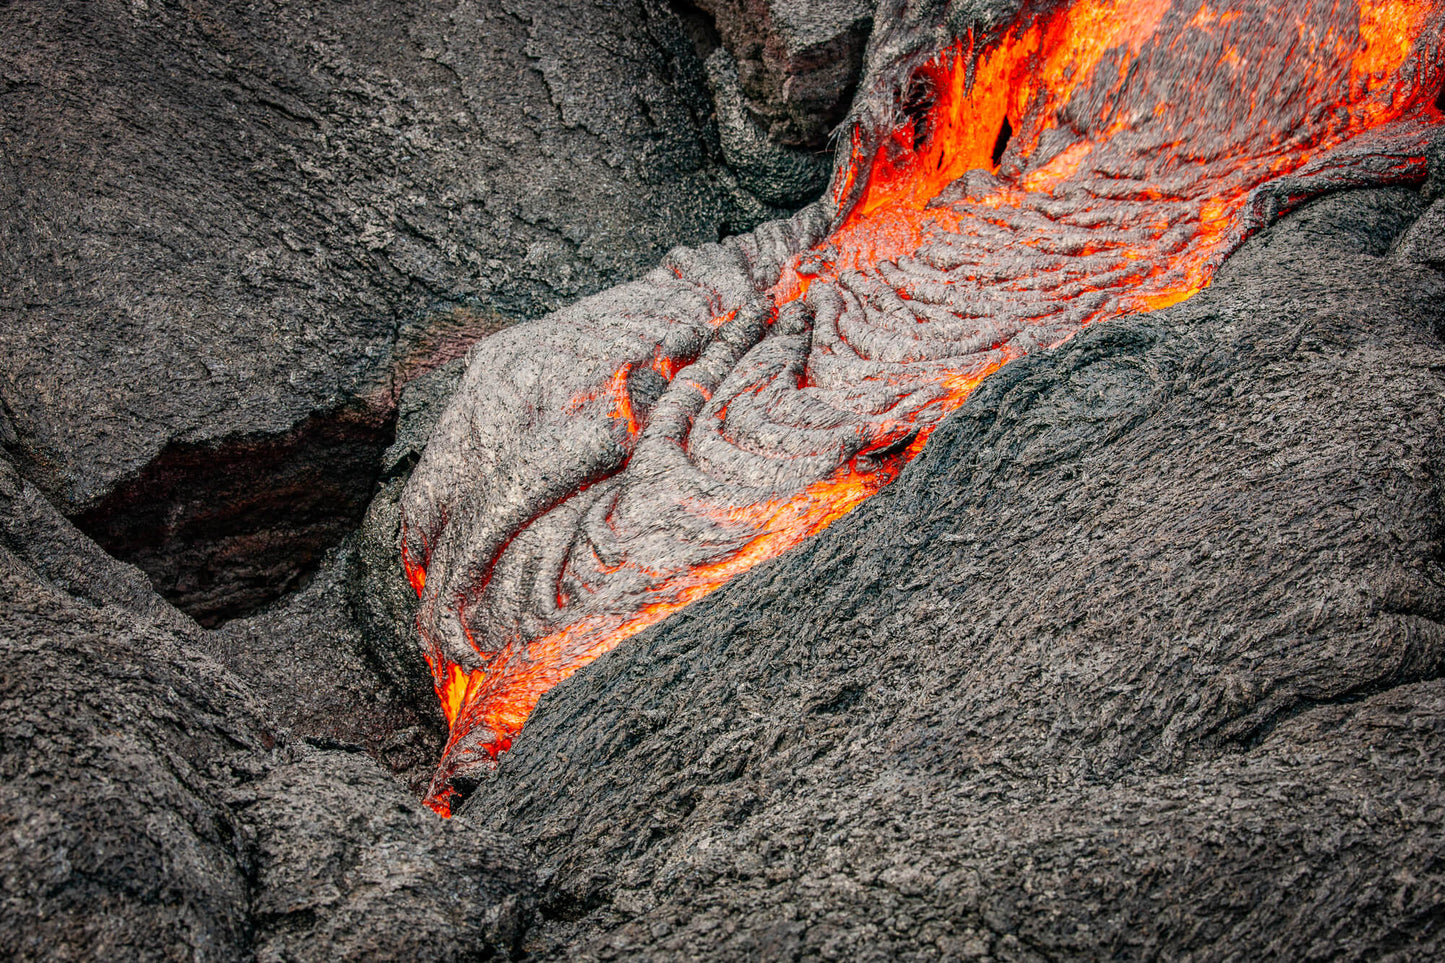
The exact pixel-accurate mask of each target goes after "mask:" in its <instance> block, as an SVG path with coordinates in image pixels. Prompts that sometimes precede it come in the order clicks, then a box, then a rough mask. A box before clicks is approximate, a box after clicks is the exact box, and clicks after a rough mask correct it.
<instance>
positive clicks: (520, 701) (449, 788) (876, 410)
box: [402, 0, 1445, 812]
mask: <svg viewBox="0 0 1445 963" xmlns="http://www.w3.org/2000/svg"><path fill="white" fill-rule="evenodd" d="M1434 7H1435V5H1434V4H1433V3H1431V2H1428V0H1300V2H1295V3H1291V4H1288V5H1280V4H1273V3H1264V2H1250V0H1219V2H1200V0H1174V2H1170V0H1134V2H1129V0H1079V2H1075V3H1073V4H1060V3H1043V2H1040V3H1037V4H1035V5H1033V6H1026V7H1025V9H1024V11H1023V13H1022V14H1021V15H1020V16H1019V17H1018V18H1017V19H1016V21H1015V22H1014V23H1013V25H1012V26H1010V27H1008V28H1006V29H1004V30H1002V31H1000V32H997V33H996V34H991V35H989V36H977V37H976V36H972V35H970V36H968V37H966V38H964V39H963V40H961V41H960V42H959V43H957V44H956V45H954V46H953V47H951V48H949V49H946V50H943V51H942V52H940V53H938V54H937V55H936V56H934V57H933V58H932V59H931V60H928V61H927V62H925V63H922V64H917V65H913V67H912V69H911V70H908V71H906V72H905V73H906V76H907V78H908V82H907V83H906V84H904V85H901V87H902V89H901V90H899V91H897V92H896V95H895V96H894V98H893V103H895V104H896V105H898V107H897V109H896V110H895V111H894V114H893V116H894V118H895V119H894V121H893V122H892V123H891V124H886V125H882V126H879V125H872V126H868V125H863V124H858V125H856V126H855V127H854V129H853V133H852V141H851V147H852V150H851V156H850V157H848V158H846V159H845V162H844V163H842V164H841V165H840V169H839V172H838V174H837V175H836V176H835V179H834V188H833V192H832V195H831V198H830V204H828V205H827V207H828V208H829V209H830V210H832V211H836V214H835V215H833V216H831V217H830V214H829V213H828V212H826V211H825V210H823V209H822V207H821V206H820V207H814V208H811V209H809V210H807V211H805V212H803V213H802V214H800V215H798V216H796V217H795V218H793V219H792V220H791V221H787V222H778V223H774V224H770V225H767V226H765V227H763V228H761V229H759V230H758V231H756V232H755V233H753V234H751V235H748V236H745V237H738V238H731V239H728V240H727V241H724V242H723V243H721V244H710V245H705V246H704V247H702V248H699V249H695V250H681V249H680V250H677V251H674V252H673V253H672V254H670V255H669V256H668V258H667V260H666V262H665V263H664V264H663V265H662V266H661V267H660V268H658V269H657V270H655V271H653V272H652V273H651V274H649V275H648V276H646V277H645V278H643V279H642V280H640V281H638V282H636V283H633V284H629V285H624V286H622V287H620V288H616V289H614V290H612V291H608V292H605V293H603V294H600V295H597V296H595V297H592V298H589V299H587V300H585V301H582V302H580V303H578V304H576V305H575V306H573V307H571V308H568V309H566V310H564V311H560V312H557V313H556V314H553V315H551V316H550V317H547V318H545V319H543V320H541V321H538V322H535V323H531V324H526V325H521V326H518V327H516V328H512V329H510V330H508V331H506V332H503V333H501V334H499V335H496V336H494V337H492V338H490V339H488V340H487V341H485V342H483V343H481V344H480V345H479V346H478V348H477V350H476V354H475V355H474V357H473V358H472V361H471V365H470V368H469V370H468V372H467V375H466V377H465V378H464V380H463V382H462V385H461V387H460V389H459V390H458V392H457V394H456V396H455V397H454V399H453V401H452V403H451V406H450V407H449V409H448V410H447V412H446V413H445V415H444V416H443V418H442V420H441V422H440V424H439V425H438V428H437V430H436V433H435V434H434V435H433V438H432V441H431V443H430V445H429V446H428V448H427V451H426V454H425V456H424V457H423V458H422V460H421V462H420V464H419V465H418V467H417V470H416V473H415V475H414V476H413V478H412V480H411V482H410V484H409V487H408V489H407V492H406V495H405V500H404V505H403V511H404V525H403V546H402V554H403V560H404V563H405V565H406V568H407V572H408V576H409V577H410V578H411V580H412V584H413V585H414V586H415V587H416V589H417V591H418V593H419V594H420V596H421V598H422V607H421V613H420V617H419V623H420V628H421V635H422V640H423V645H424V647H425V651H426V655H427V659H428V661H429V662H430V664H431V666H432V669H433V672H434V674H435V678H436V687H437V692H438V695H439V696H440V698H441V701H442V705H443V707H444V709H445V712H446V715H447V718H448V721H449V722H450V723H451V726H452V733H451V740H450V742H449V744H448V747H447V750H446V754H445V756H444V758H443V759H442V762H441V765H440V768H439V771H438V774H437V777H436V781H435V782H434V784H433V787H432V797H431V802H432V804H433V806H434V807H435V808H437V809H438V810H439V811H442V812H446V811H449V807H450V804H451V800H452V798H453V796H454V795H455V793H456V791H457V788H458V786H459V785H461V786H462V787H463V788H464V784H465V782H466V780H467V779H470V778H473V776H474V774H475V773H476V772H478V771H479V770H480V769H481V768H482V767H485V766H486V765H488V764H490V761H491V760H493V759H495V757H496V754H497V753H498V752H499V751H502V750H505V749H506V748H507V747H508V746H509V745H510V744H511V739H512V737H513V736H514V735H515V734H516V733H517V732H518V730H519V729H520V728H521V726H522V724H523V722H524V721H525V720H526V718H527V716H528V714H529V713H530V712H531V711H532V709H533V707H534V706H535V705H536V703H537V700H538V699H539V698H540V696H541V695H542V693H544V692H545V691H546V690H547V689H549V688H550V687H552V686H553V685H555V684H557V683H558V682H559V681H561V680H562V679H564V678H566V677H567V676H568V675H569V674H571V673H572V672H574V671H575V670H576V669H578V668H579V667H581V666H582V665H585V664H586V663H588V662H589V661H591V660H592V659H595V658H597V657H598V656H599V655H601V654H602V653H604V652H606V651H608V650H609V649H611V648H612V647H613V646H615V645H617V644H618V642H620V641H621V640H623V639H625V638H627V637H628V636H629V635H631V634H633V633H635V632H637V631H639V630H640V629H642V628H644V627H646V626H648V625H651V624H653V623H655V622H657V621H658V620H660V619H662V618H663V617H665V616H666V615H668V614H669V613H671V612H674V611H676V610H677V609H679V608H681V607H683V606H685V605H688V604H690V603H691V602H694V601H696V600H697V599H699V598H701V597H702V596H704V595H706V594H707V593H709V592H711V591H713V590H714V589H716V588H717V587H719V586H720V585H722V584H723V583H724V582H726V581H727V580H728V579H730V578H732V577H733V576H734V575H737V574H739V573H741V572H744V571H746V570H747V569H749V568H751V567H752V566H753V565H756V564H757V563H758V562H761V561H763V560H765V559H769V558H772V557H774V556H776V555H778V554H779V553H781V552H783V551H786V550H787V549H788V548H790V547H791V546H793V545H796V544H797V543H798V542H799V541H801V540H802V539H805V538H807V537H808V536H810V535H812V534H814V533H816V532H818V531H819V530H821V529H822V528H824V527H826V526H827V525H828V524H830V523H831V522H832V521H834V520H835V519H837V518H839V517H840V516H842V515H844V514H846V513H847V512H849V511H851V510H852V509H853V508H854V507H856V506H857V505H858V504H859V503H861V502H862V501H863V500H864V499H866V498H868V497H869V496H870V495H872V494H873V493H875V492H876V491H878V490H879V489H880V488H881V487H883V486H884V485H886V484H888V483H889V482H890V481H892V480H893V478H895V477H896V475H897V473H898V472H899V471H900V470H901V468H902V467H903V465H904V464H906V463H907V461H908V460H909V459H910V458H912V457H913V456H914V455H915V454H917V452H918V451H919V450H920V449H921V448H922V446H923V444H924V443H925V441H926V440H927V438H928V435H929V432H930V431H932V429H933V428H934V427H935V426H937V425H938V423H939V422H940V421H941V420H942V419H943V417H944V416H945V415H946V414H948V413H949V412H950V411H952V410H953V409H955V408H957V407H958V406H959V405H960V404H962V403H963V401H964V399H965V398H967V397H968V394H969V392H970V391H972V389H973V388H974V387H975V386H976V385H977V384H978V383H979V382H980V381H981V380H982V379H983V378H985V377H987V376H988V375H989V374H990V373H991V372H993V371H995V370H997V369H998V368H999V367H1000V366H1002V365H1004V364H1007V363H1008V362H1009V361H1011V360H1013V359H1015V358H1018V357H1021V356H1022V355H1024V354H1027V353H1028V352H1030V351H1033V350H1036V349H1039V348H1049V347H1053V346H1056V345H1058V344H1060V343H1061V342H1063V341H1065V340H1066V339H1068V338H1069V337H1071V336H1072V335H1074V334H1075V333H1077V332H1078V331H1079V330H1080V329H1081V328H1082V327H1083V326H1085V325H1087V324H1091V323H1093V322H1096V321H1099V320H1103V319H1106V318H1110V317H1115V316H1119V315H1122V314H1128V313H1132V312H1140V311H1148V310H1152V309H1155V308H1160V307H1164V306H1167V305H1171V304H1174V303H1176V302H1178V301H1181V300H1183V299H1184V298H1187V297H1189V296H1190V295H1191V294H1193V293H1195V292H1197V291H1199V290H1200V289H1201V288H1203V287H1204V286H1205V285H1207V284H1208V283H1209V280H1210V278H1211V276H1212V275H1213V272H1214V271H1215V269H1216V268H1217V267H1218V266H1219V264H1220V263H1221V262H1222V261H1223V259H1224V258H1225V257H1226V256H1227V255H1228V254H1229V253H1230V252H1231V251H1232V250H1233V249H1234V248H1235V247H1236V246H1237V245H1238V244H1239V243H1240V242H1241V241H1242V240H1243V239H1244V238H1245V237H1246V236H1248V234H1249V233H1250V232H1252V231H1254V230H1256V229H1257V228H1259V227H1260V226H1262V225H1264V224H1266V223H1268V221H1269V220H1270V219H1271V218H1273V217H1275V216H1277V214H1278V213H1280V212H1281V211H1283V210H1286V209H1288V208H1289V207H1291V206H1293V205H1295V204H1297V203H1299V202H1300V201H1302V200H1303V199H1305V198H1307V197H1309V196H1312V195H1314V194H1318V193H1320V192H1322V191H1324V190H1328V189H1331V188H1335V187H1342V186H1351V185H1364V184H1379V183H1389V182H1409V181H1411V180H1412V179H1420V178H1422V177H1423V175H1424V163H1425V162H1424V157H1425V153H1426V147H1427V143H1428V141H1429V139H1430V137H1431V136H1432V134H1433V133H1434V132H1435V131H1436V130H1438V129H1439V128H1438V125H1440V124H1441V121H1442V117H1441V115H1440V112H1439V110H1438V109H1437V108H1436V107H1435V106H1434V101H1435V96H1436V94H1437V93H1438V91H1439V88H1440V84H1441V81H1442V66H1441V64H1442V60H1441V49H1440V48H1441V34H1442V21H1445V14H1442V13H1440V12H1437V11H1436V10H1435V9H1434Z"/></svg>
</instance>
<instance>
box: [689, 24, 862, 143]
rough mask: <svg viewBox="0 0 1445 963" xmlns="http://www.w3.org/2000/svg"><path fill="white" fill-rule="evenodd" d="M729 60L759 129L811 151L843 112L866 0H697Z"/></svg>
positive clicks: (858, 63) (858, 64) (854, 74)
mask: <svg viewBox="0 0 1445 963" xmlns="http://www.w3.org/2000/svg"><path fill="white" fill-rule="evenodd" d="M696 6H697V7H698V8H700V9H701V10H703V11H705V12H706V13H707V14H708V16H709V17H710V18H711V21H712V25H713V28H714V29H715V30H716V31H717V34H718V39H719V41H720V42H721V43H722V45H723V46H724V47H725V48H726V49H727V50H728V51H730V52H731V54H732V56H733V57H734V58H735V60H736V62H737V68H736V70H737V74H738V83H739V92H740V93H741V95H742V97H743V99H744V100H745V101H746V104H747V110H748V113H749V115H750V116H751V117H752V119H753V120H754V121H755V122H756V123H757V125H758V127H759V129H760V130H761V132H762V133H763V134H764V135H766V136H767V137H768V139H769V140H771V141H772V142H773V143H775V144H778V145H779V146H782V147H789V148H801V149H811V150H819V149H822V148H824V147H825V146H826V145H827V143H828V137H829V135H830V134H831V133H832V130H833V128H834V127H835V126H836V125H837V124H838V123H839V122H840V121H841V120H842V119H843V118H844V117H845V116H846V115H847V113H848V107H849V104H850V103H851V101H852V97H853V91H854V89H855V88H856V86H857V83H858V77H859V74H860V72H861V68H862V64H863V51H864V48H865V46H866V44H867V42H868V35H869V32H870V31H871V29H872V27H873V8H874V7H875V6H876V4H874V3H871V2H869V0H826V2H821V3H820V2H799V0H697V3H696Z"/></svg>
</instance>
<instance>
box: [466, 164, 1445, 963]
mask: <svg viewBox="0 0 1445 963" xmlns="http://www.w3.org/2000/svg"><path fill="white" fill-rule="evenodd" d="M1425 208H1426V204H1425V201H1424V200H1423V199H1421V198H1420V197H1419V196H1418V195H1417V194H1415V193H1414V192H1411V191H1406V190H1384V191H1374V192H1356V193H1352V194H1345V195H1338V196H1333V197H1329V198H1326V199H1324V200H1322V201H1319V202H1316V203H1315V204H1313V205H1312V206H1310V207H1309V208H1307V209H1306V210H1305V211H1303V212H1301V213H1300V214H1298V215H1296V216H1293V217H1291V218H1289V219H1287V220H1286V221H1284V222H1282V223H1281V224H1280V225H1278V226H1277V227H1276V228H1274V229H1272V230H1271V231H1269V232H1267V233H1266V234H1264V235H1262V236H1261V237H1259V238H1257V239H1256V240H1255V241H1253V242H1251V243H1250V244H1249V245H1247V246H1246V247H1245V248H1244V249H1243V250H1242V251H1241V252H1240V253H1239V254H1237V255H1236V256H1235V257H1234V258H1233V259H1232V260H1231V261H1230V263H1229V264H1228V265H1226V267H1225V269H1224V271H1223V273H1222V274H1221V276H1220V278H1219V280H1218V281H1217V282H1216V284H1215V286H1214V287H1213V288H1212V289H1210V290H1209V291H1207V292H1205V293H1204V294H1202V295H1200V296H1198V297H1197V298H1195V299H1194V300H1192V301H1190V302H1187V303H1185V304H1184V305H1181V306H1179V307H1177V308H1174V309H1171V310H1170V311H1167V312H1163V313H1161V314H1157V315H1153V316H1150V317H1147V318H1141V319H1134V320H1124V321H1119V322H1115V323H1110V324H1106V325H1102V326H1100V327H1099V328H1096V329H1093V330H1091V331H1089V332H1087V333H1086V334H1084V335H1082V336H1080V337H1079V338H1077V339H1076V340H1075V341H1073V342H1071V343H1070V344H1069V345H1067V346H1066V347H1064V348H1062V349H1060V350H1058V351H1057V352H1053V353H1049V354H1045V355H1039V356H1035V357H1032V358H1030V359H1027V360H1024V361H1021V362H1017V363H1015V364H1013V365H1011V366H1009V367H1008V368H1005V369H1004V370H1003V371H1002V372H1001V373H999V374H998V375H996V376H994V377H993V378H992V379H990V380H989V381H988V382H986V383H985V385H984V386H983V387H982V388H981V389H980V390H979V391H978V392H977V393H976V394H975V395H974V396H973V397H972V398H971V399H970V400H969V402H968V403H967V404H966V405H965V406H964V408H962V409H961V410H960V411H959V412H958V413H957V414H956V415H954V416H953V417H952V418H951V420H950V421H949V422H947V423H946V424H945V425H944V427H943V428H941V429H940V430H939V431H938V432H937V433H936V434H935V435H934V436H933V438H932V440H931V441H930V444H929V446H928V448H927V450H926V451H925V453H924V454H923V455H922V456H920V458H919V459H918V460H917V461H915V462H914V463H913V464H912V465H911V466H910V467H909V468H908V469H907V470H906V471H905V473H904V475H903V477H902V478H901V479H900V480H899V481H898V482H896V483H895V484H894V485H893V486H892V487H890V488H889V489H886V490H885V491H884V492H883V493H882V494H880V495H878V496H876V497H875V498H874V499H873V500H872V501H870V502H868V503H867V504H865V505H864V506H863V507H862V508H861V509H859V510H858V511H857V512H856V513H855V514H854V515H852V516H850V517H848V518H846V519H844V520H843V521H841V522H839V523H837V524H835V525H834V526H833V527H832V528H830V529H829V530H828V531H827V532H825V533H824V534H823V535H821V536H819V537H818V538H817V539H816V540H814V541H813V542H811V543H809V544H808V545H807V546H805V547H804V548H803V549H802V550H800V551H797V552H794V553H792V554H791V555H789V556H786V557H784V558H782V559H779V560H777V561H775V562H773V563H769V564H768V565H767V566H764V567H760V568H759V569H756V570H754V571H753V572H752V573H751V574H749V575H747V576H745V577H743V578H741V579H739V580H738V581H737V582H735V583H733V584H732V585H730V586H729V587H728V588H726V589H724V590H723V591H721V592H719V593H717V594H716V595H714V596H712V597H710V598H708V599H707V600H705V601H703V602H701V603H699V604H697V605H695V606H693V607H692V608H690V609H688V610H686V611H685V612H684V613H682V614H681V615H680V616H678V617H675V618H674V619H672V620H671V621H669V622H668V623H666V624H665V625H664V626H662V627H661V628H660V629H658V630H654V631H652V632H649V633H647V634H645V635H643V636H639V637H637V638H636V639H634V640H632V641H630V642H628V643H626V644H624V645H623V646H622V647H620V648H618V649H616V650H614V651H613V652H612V653H611V654H610V655H609V656H607V657H605V658H603V659H601V660H599V661H598V662H596V663H594V664H593V665H592V666H591V667H589V668H588V669H585V670H583V671H582V672H581V673H579V674H578V675H576V676H574V677H573V678H572V679H571V680H570V681H569V682H567V683H564V684H563V685H561V686H559V687H558V688H556V689H554V690H553V691H552V692H551V693H550V694H549V695H548V696H546V697H545V698H544V699H543V701H542V703H541V706H540V707H539V709H538V711H537V713H536V714H535V715H534V716H533V718H532V720H531V721H530V722H529V724H528V726H527V728H526V729H525V730H524V732H523V734H522V736H521V737H520V739H519V740H518V741H517V743H516V746H515V747H514V749H513V750H512V752H511V753H510V754H509V755H508V756H506V757H504V758H503V763H502V766H501V769H500V772H499V775H498V777H497V778H496V780H495V781H493V782H491V783H487V784H484V785H483V786H482V788H481V789H480V790H479V791H478V794H477V795H476V796H475V797H474V798H473V800H472V802H471V803H469V804H468V806H467V808H466V809H465V810H464V812H465V813H468V814H471V815H473V816H480V817H482V818H484V819H485V820H486V821H487V823H488V824H489V825H493V826H496V827H497V828H499V829H501V830H503V831H506V832H511V833H515V834H518V835H519V836H520V837H522V838H523V839H524V840H525V841H526V842H528V843H529V844H530V845H531V847H532V848H533V850H534V851H535V853H536V854H537V855H538V856H539V858H540V859H541V860H542V862H543V865H544V875H545V876H546V877H547V878H549V879H550V883H549V894H548V896H547V901H546V904H545V907H544V917H545V918H546V919H548V920H549V921H550V922H549V924H548V925H547V927H545V928H544V929H543V930H542V931H541V934H540V935H539V936H538V937H537V941H536V944H535V945H536V947H537V948H538V949H539V950H540V951H542V952H544V953H550V954H551V955H555V956H559V957H561V956H571V957H573V958H576V957H591V958H607V957H612V956H626V957H628V958H639V957H640V958H686V957H701V958H714V959H729V958H737V957H738V956H758V955H761V956H765V957H781V958H832V957H840V958H841V957H846V958H850V959H855V958H864V959H867V958H879V959H884V958H918V959H925V958H955V959H958V958H986V957H988V958H994V959H1047V958H1058V957H1069V956H1086V957H1119V956H1122V957H1134V958H1137V957H1150V956H1160V955H1163V956H1168V957H1181V956H1185V955H1188V954H1195V955H1198V956H1201V957H1208V958H1224V957H1238V958H1259V957H1260V956H1263V955H1273V954H1278V955H1282V956H1285V957H1300V956H1304V955H1307V954H1310V953H1316V952H1328V953H1330V954H1341V955H1344V956H1351V957H1354V956H1361V957H1378V956H1382V955H1386V954H1394V956H1393V958H1397V959H1417V958H1418V959H1425V958H1431V957H1433V956H1434V955H1436V954H1437V953H1438V951H1439V945H1438V944H1439V941H1440V939H1441V938H1442V932H1441V923H1440V920H1441V916H1440V906H1441V905H1442V904H1445V875H1442V872H1441V868H1440V867H1441V851H1440V839H1441V838H1442V836H1441V833H1440V829H1441V826H1442V820H1445V793H1442V790H1441V787H1440V783H1439V779H1438V772H1439V770H1440V767H1441V765H1442V764H1445V688H1442V685H1441V683H1440V681H1439V679H1440V677H1441V674H1442V673H1441V670H1442V667H1445V630H1442V628H1441V625H1440V622H1441V619H1442V616H1445V572H1442V569H1441V564H1440V556H1441V531H1442V521H1445V518H1442V507H1441V498H1440V484H1439V479H1440V455H1441V451H1442V448H1441V443H1442V438H1445V436H1442V428H1445V425H1442V420H1441V418H1442V415H1441V407H1440V397H1441V394H1442V389H1445V384H1442V381H1441V375H1440V370H1441V368H1442V365H1445V347H1442V345H1441V342H1440V340H1439V336H1438V334H1439V329H1440V326H1441V323H1442V321H1445V276H1442V275H1441V274H1440V273H1439V272H1438V271H1436V270H1433V269H1431V268H1429V267H1428V266H1425V265H1423V264H1421V263H1420V262H1421V260H1422V258H1420V257H1418V256H1416V257H1412V256H1410V255H1409V253H1408V252H1407V251H1405V250H1403V248H1397V249H1396V250H1395V251H1394V252H1393V253H1392V250H1391V245H1392V243H1394V239H1395V238H1396V237H1397V236H1400V235H1402V233H1403V234H1404V236H1405V237H1410V236H1412V234H1413V231H1420V232H1424V231H1425V230H1426V227H1422V226H1421V225H1422V224H1425V225H1426V226H1428V222H1425V221H1421V222H1417V223H1416V226H1415V228H1414V229H1413V230H1412V231H1410V232H1407V231H1406V229H1407V228H1408V227H1409V226H1410V224H1411V221H1412V220H1414V219H1415V218H1416V217H1417V216H1418V215H1420V214H1421V212H1422V211H1424V210H1425ZM1437 236H1438V235H1437ZM1423 260H1428V258H1427V259H1423Z"/></svg>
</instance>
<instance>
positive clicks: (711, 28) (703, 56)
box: [668, 0, 722, 63]
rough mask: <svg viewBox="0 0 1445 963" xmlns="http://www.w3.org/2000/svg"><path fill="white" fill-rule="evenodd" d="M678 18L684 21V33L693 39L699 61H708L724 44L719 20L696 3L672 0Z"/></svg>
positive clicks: (671, 4) (670, 4)
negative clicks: (719, 30)
mask: <svg viewBox="0 0 1445 963" xmlns="http://www.w3.org/2000/svg"><path fill="white" fill-rule="evenodd" d="M668 6H669V7H671V8H672V12H673V13H675V14H676V15H677V19H678V20H680V21H682V30H683V33H685V34H687V38H688V39H689V40H691V41H692V46H693V49H695V50H696V51H697V59H698V62H699V63H706V62H707V58H708V57H711V56H712V54H713V52H714V51H716V50H717V49H718V48H719V47H721V46H722V36H721V35H720V34H719V33H718V30H717V20H716V19H715V18H714V17H713V16H712V14H710V13H708V12H707V11H706V10H702V9H700V8H699V7H698V6H697V5H696V4H692V3H688V2H686V0H672V2H671V3H669V4H668Z"/></svg>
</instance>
